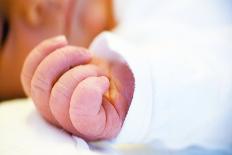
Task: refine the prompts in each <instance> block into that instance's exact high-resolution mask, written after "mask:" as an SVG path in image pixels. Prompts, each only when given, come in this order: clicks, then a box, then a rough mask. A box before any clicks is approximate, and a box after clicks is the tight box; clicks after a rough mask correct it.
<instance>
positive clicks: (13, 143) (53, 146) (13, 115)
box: [0, 99, 97, 155]
mask: <svg viewBox="0 0 232 155" xmlns="http://www.w3.org/2000/svg"><path fill="white" fill-rule="evenodd" d="M0 137H1V138H0V154H1V155H26V154H28V155H29V154H33V155H42V154H54V155H64V154H68V155H76V154H87V155H97V153H95V152H91V151H89V148H88V144H87V143H86V142H85V141H83V140H82V139H79V138H77V137H72V136H71V135H69V134H67V133H66V132H65V131H63V130H61V129H58V128H56V127H53V126H52V125H50V124H48V123H47V122H45V121H44V120H43V119H42V118H41V117H40V115H39V114H38V113H37V112H36V111H35V107H34V105H33V103H32V101H31V100H29V99H27V100H13V101H10V102H5V103H1V104H0Z"/></svg>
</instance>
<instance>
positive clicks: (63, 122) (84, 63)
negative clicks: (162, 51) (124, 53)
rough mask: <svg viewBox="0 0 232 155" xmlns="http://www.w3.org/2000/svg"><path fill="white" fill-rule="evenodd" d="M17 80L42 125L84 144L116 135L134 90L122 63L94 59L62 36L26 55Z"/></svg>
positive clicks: (129, 74)
mask: <svg viewBox="0 0 232 155" xmlns="http://www.w3.org/2000/svg"><path fill="white" fill-rule="evenodd" d="M21 79H22V83H23V86H24V90H25V92H26V93H27V95H28V96H31V97H32V99H33V101H34V103H35V105H36V107H37V109H38V110H39V111H40V113H41V114H42V115H43V116H44V118H45V119H46V120H48V121H49V122H50V123H52V124H54V125H56V126H58V127H62V128H64V129H66V130H67V131H69V132H71V133H73V134H75V135H78V136H80V137H82V138H84V139H86V140H98V139H111V138H113V137H115V136H116V135H117V134H118V133H119V131H120V129H121V126H122V123H123V121H124V118H125V116H126V113H127V111H128V108H129V105H130V103H131V100H132V95H133V88H134V79H133V75H132V73H131V71H130V69H129V67H128V66H127V64H126V63H124V62H120V61H117V62H116V61H115V62H114V61H107V60H106V59H101V58H97V57H94V56H93V55H91V53H90V52H89V51H88V50H86V49H84V48H78V47H75V46H71V45H69V43H68V42H67V40H66V39H65V38H64V37H63V36H60V37H56V38H53V39H50V40H46V41H44V42H42V43H41V44H39V45H38V46H37V47H35V48H34V49H33V50H32V51H31V52H30V54H29V56H28V57H27V59H26V61H25V63H24V66H23V70H22V74H21Z"/></svg>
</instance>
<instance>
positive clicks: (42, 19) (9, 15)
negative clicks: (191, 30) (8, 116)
mask: <svg viewBox="0 0 232 155" xmlns="http://www.w3.org/2000/svg"><path fill="white" fill-rule="evenodd" d="M111 3H112V2H111V0H94V1H92V0H65V1H64V0H24V1H17V0H0V40H1V42H0V81H1V82H0V101H1V100H6V99H12V98H17V97H24V96H25V94H24V92H23V89H22V86H21V83H20V72H21V69H22V65H23V62H24V60H25V57H26V56H27V55H28V53H29V52H30V51H31V50H32V48H33V47H35V46H36V45H37V44H38V43H39V42H41V41H42V40H44V39H46V38H51V37H54V36H57V35H61V34H63V35H65V36H66V38H67V40H68V42H69V44H72V45H76V46H81V47H87V46H88V45H89V44H90V42H91V41H92V39H93V38H94V37H95V36H96V35H97V34H99V33H100V32H101V31H103V30H110V29H112V28H113V27H114V26H115V20H114V18H113V12H112V8H111V5H112V4H111ZM22 36H23V37H22ZM12 60H13V61H12Z"/></svg>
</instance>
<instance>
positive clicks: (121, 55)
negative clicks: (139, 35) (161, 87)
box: [90, 32, 152, 143]
mask: <svg viewBox="0 0 232 155" xmlns="http://www.w3.org/2000/svg"><path fill="white" fill-rule="evenodd" d="M90 50H91V51H92V52H94V54H95V55H97V56H101V57H103V58H106V59H108V60H112V59H113V60H114V61H115V60H116V61H126V62H127V64H128V65H129V67H130V69H131V70H132V72H133V75H134V78H135V91H134V95H133V99H132V102H131V105H130V108H129V111H128V113H127V116H126V119H125V121H124V124H123V127H122V130H121V132H120V134H119V135H118V137H117V138H116V140H115V142H116V143H138V142H144V141H145V137H146V134H147V133H148V130H149V128H150V123H151V117H152V84H151V82H152V79H151V72H150V65H149V63H148V62H147V59H146V58H145V57H144V56H142V57H141V56H139V55H138V54H139V53H136V52H135V51H136V50H133V48H131V47H130V46H129V45H128V43H126V42H123V41H122V40H121V39H120V38H118V36H115V35H113V34H111V33H109V32H104V33H101V34H100V35H99V36H98V37H96V39H95V40H94V41H93V43H92V45H91V46H90ZM146 140H147V139H146Z"/></svg>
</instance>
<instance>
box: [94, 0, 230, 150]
mask: <svg viewBox="0 0 232 155" xmlns="http://www.w3.org/2000/svg"><path fill="white" fill-rule="evenodd" d="M128 4H129V3H128ZM229 6H232V5H231V3H229V2H228V1H219V0H214V1H210V0H206V1H201V0H194V1H191V0H190V1H185V0H176V1H171V0H167V1H165V2H163V1H162V2H161V1H158V0H157V1H149V0H147V1H145V2H144V1H142V0H141V1H140V0H135V1H133V3H130V5H129V7H128V8H127V10H124V12H123V14H124V16H123V17H124V18H122V19H121V23H120V24H119V26H118V28H117V29H116V30H115V32H114V33H115V34H117V35H118V36H117V37H115V36H113V35H110V34H107V33H104V34H102V35H100V36H99V37H98V38H97V39H96V40H95V43H94V44H93V45H94V46H93V47H97V48H96V49H99V51H100V52H99V51H96V53H97V54H99V53H100V54H101V55H102V54H105V55H106V53H107V52H108V54H107V55H108V57H110V55H111V54H109V53H112V55H113V56H112V57H114V58H117V57H115V53H114V52H118V53H119V54H121V55H122V56H123V57H124V59H125V60H126V61H128V63H129V65H130V67H131V68H132V71H133V72H134V74H135V80H136V86H138V87H137V88H136V90H135V95H134V99H133V101H132V104H131V108H130V110H129V113H128V115H127V117H126V121H125V123H124V126H123V129H122V131H121V133H120V135H119V137H118V140H119V141H118V142H123V143H126V142H127V143H137V142H138V141H139V142H148V141H153V140H158V141H160V142H162V143H163V144H164V145H166V146H168V147H171V148H183V147H187V146H190V145H200V146H202V147H206V148H217V149H226V150H230V151H232V150H231V148H232V121H231V120H232V112H231V111H232V61H231V60H232V37H231V36H232V20H231V18H229V17H231V16H232V14H230V11H229V9H230V7H229ZM118 38H121V40H126V43H123V41H118V40H120V39H118ZM128 44H129V46H134V48H133V49H132V48H131V47H129V48H128V47H127V46H128ZM97 45H99V47H98V46H97ZM106 49H107V51H105V50H106ZM112 51H113V52H112ZM144 57H147V58H149V59H147V58H144ZM120 60H121V58H120ZM149 69H151V72H150V74H152V81H150V80H149V77H150V74H149V73H148V71H149ZM151 86H152V88H151ZM150 93H152V94H153V95H152V97H151V96H150V95H149V94H150ZM151 107H152V108H151ZM151 114H152V116H151ZM151 118H152V120H151ZM135 120H138V121H135ZM142 120H143V121H142ZM150 121H151V122H150ZM148 122H150V128H149V130H147V129H148V128H147V127H148V124H147V123H148ZM139 131H140V132H139Z"/></svg>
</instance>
